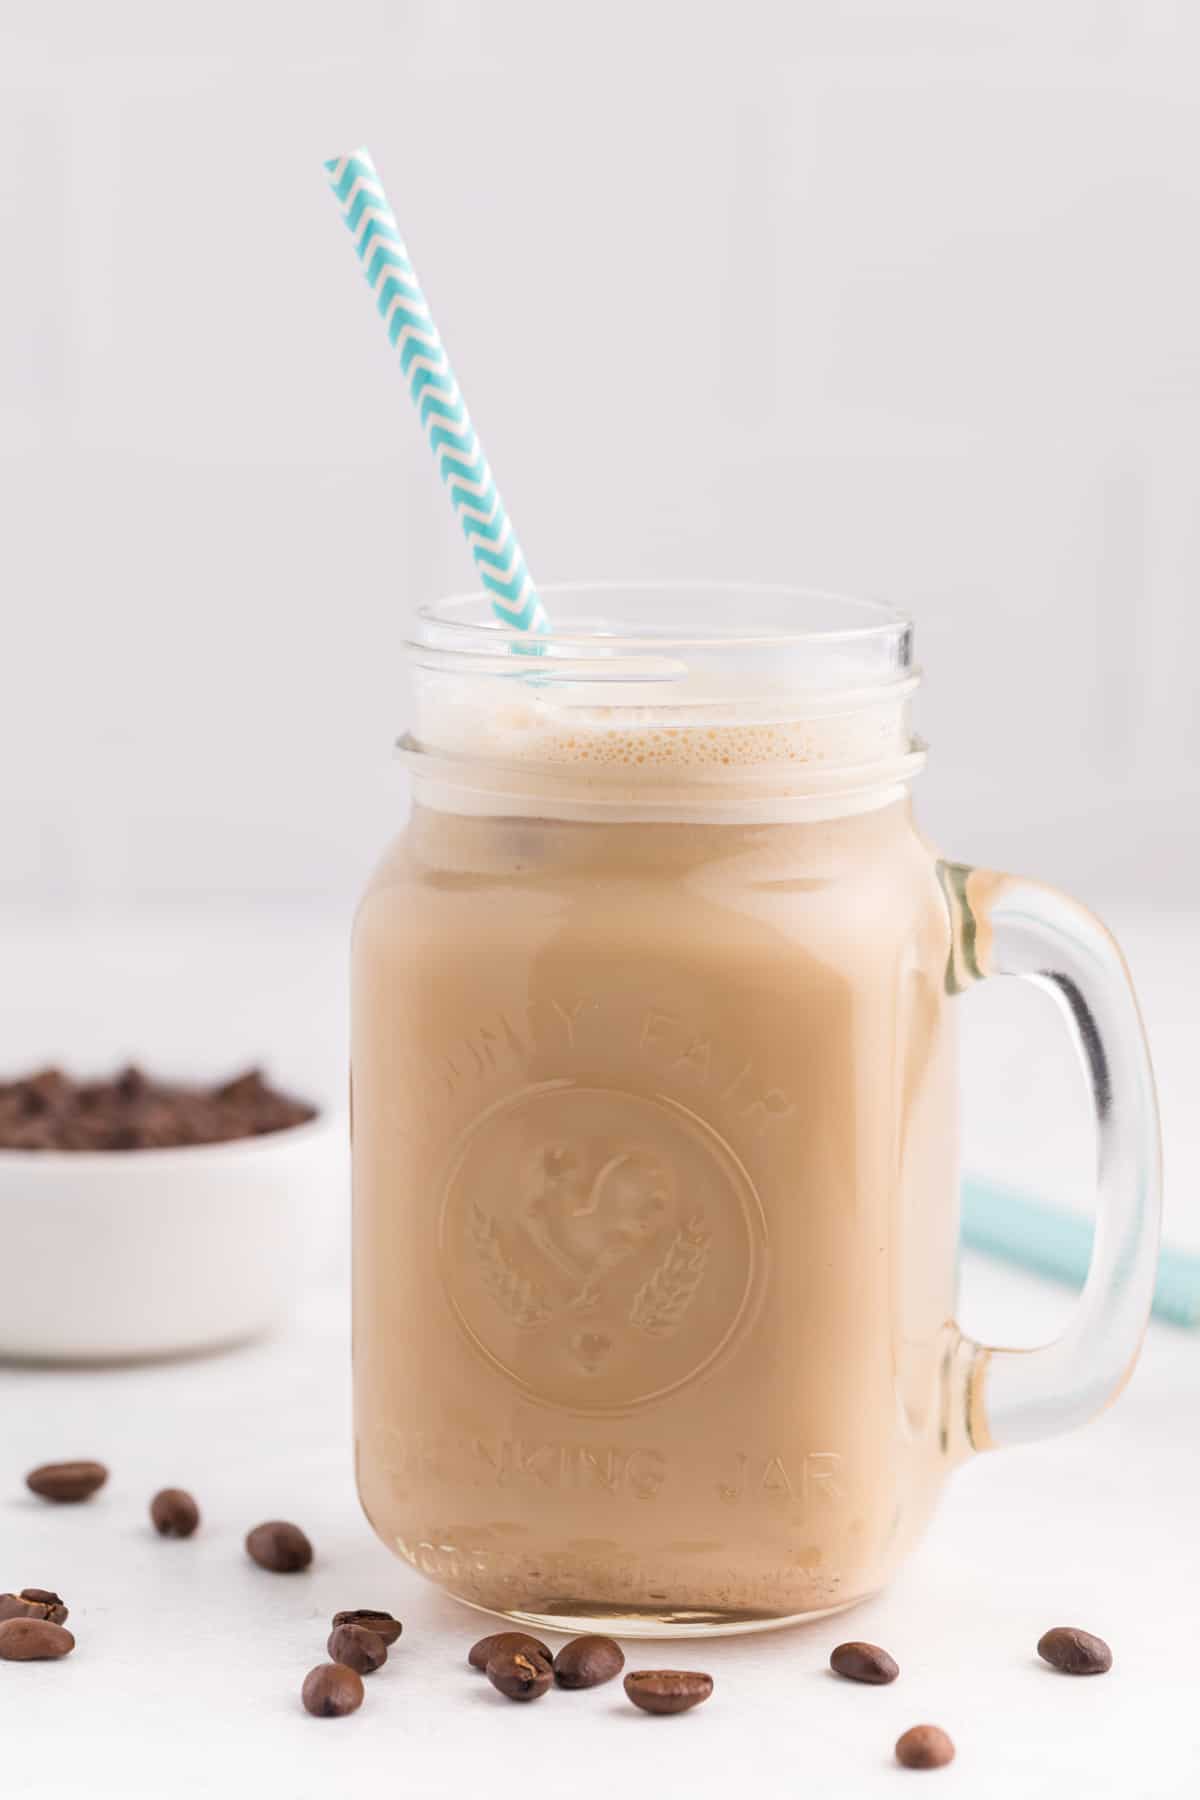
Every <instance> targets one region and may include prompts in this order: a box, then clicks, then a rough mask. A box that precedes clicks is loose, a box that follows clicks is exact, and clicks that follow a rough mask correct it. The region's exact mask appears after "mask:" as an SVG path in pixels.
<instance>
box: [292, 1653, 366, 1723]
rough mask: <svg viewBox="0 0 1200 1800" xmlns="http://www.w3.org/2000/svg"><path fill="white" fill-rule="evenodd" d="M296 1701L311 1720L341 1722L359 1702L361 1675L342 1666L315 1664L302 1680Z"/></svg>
mask: <svg viewBox="0 0 1200 1800" xmlns="http://www.w3.org/2000/svg"><path fill="white" fill-rule="evenodd" d="M300 1698H301V1699H302V1700H303V1702H304V1706H305V1710H306V1711H307V1712H310V1713H311V1714H312V1715H313V1718H314V1719H344V1718H345V1716H346V1714H347V1713H352V1712H357V1711H358V1709H359V1707H360V1706H361V1705H362V1703H363V1684H362V1676H361V1675H359V1674H357V1673H356V1672H355V1670H353V1669H351V1668H349V1667H348V1666H347V1664H346V1663H318V1664H317V1666H316V1668H315V1669H310V1670H309V1671H308V1674H307V1675H306V1676H305V1677H304V1686H303V1687H302V1688H301V1689H300Z"/></svg>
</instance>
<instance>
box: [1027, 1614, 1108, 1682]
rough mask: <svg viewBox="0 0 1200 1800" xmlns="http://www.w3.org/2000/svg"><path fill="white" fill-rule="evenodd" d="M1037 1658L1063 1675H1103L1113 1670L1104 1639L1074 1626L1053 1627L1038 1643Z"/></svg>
mask: <svg viewBox="0 0 1200 1800" xmlns="http://www.w3.org/2000/svg"><path fill="white" fill-rule="evenodd" d="M1038 1655H1039V1656H1040V1657H1041V1658H1042V1660H1043V1662H1048V1663H1049V1664H1050V1666H1051V1668H1054V1669H1061V1671H1062V1673H1063V1674H1064V1675H1105V1674H1107V1672H1108V1671H1109V1669H1111V1668H1112V1651H1111V1650H1110V1649H1109V1647H1108V1645H1107V1644H1106V1643H1105V1641H1104V1639H1103V1638H1098V1637H1093V1636H1092V1634H1091V1632H1090V1631H1078V1630H1077V1629H1076V1628H1075V1626H1074V1625H1056V1626H1055V1627H1054V1630H1053V1631H1048V1632H1046V1634H1045V1636H1044V1637H1041V1638H1039V1639H1038Z"/></svg>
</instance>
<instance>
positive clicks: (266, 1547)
mask: <svg viewBox="0 0 1200 1800" xmlns="http://www.w3.org/2000/svg"><path fill="white" fill-rule="evenodd" d="M246 1553H247V1555H248V1556H249V1558H250V1560H251V1562H256V1563H257V1564H258V1566H259V1568H260V1569H270V1570H271V1571H272V1573H273V1574H275V1575H294V1574H295V1573H296V1571H297V1570H298V1569H307V1567H308V1565H309V1563H310V1562H311V1561H312V1559H313V1547H312V1545H311V1544H310V1543H309V1541H308V1539H307V1538H306V1537H305V1535H304V1533H303V1532H302V1531H301V1529H300V1527H299V1526H298V1525H289V1524H288V1522H287V1520H286V1519H268V1520H267V1522H266V1524H265V1525H256V1526H255V1527H254V1530H253V1531H248V1532H247V1533H246Z"/></svg>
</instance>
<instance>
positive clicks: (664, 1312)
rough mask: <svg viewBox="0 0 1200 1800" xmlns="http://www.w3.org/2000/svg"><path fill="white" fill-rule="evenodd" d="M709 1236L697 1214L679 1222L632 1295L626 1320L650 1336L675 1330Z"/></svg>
mask: <svg viewBox="0 0 1200 1800" xmlns="http://www.w3.org/2000/svg"><path fill="white" fill-rule="evenodd" d="M711 1247H712V1238H711V1235H710V1234H709V1233H708V1232H707V1231H705V1229H704V1219H703V1217H702V1215H701V1214H700V1213H697V1214H696V1215H695V1216H694V1217H693V1218H691V1219H689V1220H688V1221H687V1223H686V1225H681V1226H680V1228H679V1230H678V1231H677V1232H676V1233H675V1236H674V1237H673V1238H672V1239H671V1242H670V1245H669V1246H668V1248H667V1253H666V1255H665V1256H664V1257H663V1259H662V1261H661V1262H660V1263H659V1265H658V1267H657V1269H655V1271H654V1273H653V1274H652V1275H651V1276H650V1277H649V1279H648V1280H647V1281H645V1282H643V1284H642V1286H641V1287H640V1288H639V1289H638V1291H637V1293H636V1294H635V1295H634V1297H633V1305H632V1306H631V1307H630V1309H629V1323H630V1324H631V1325H636V1326H637V1327H638V1329H639V1330H641V1331H644V1332H646V1333H647V1335H648V1336H650V1337H669V1336H670V1335H671V1333H672V1332H673V1331H675V1330H677V1329H678V1327H679V1325H680V1323H681V1322H682V1319H683V1315H684V1314H685V1313H686V1311H687V1309H688V1307H689V1306H690V1305H691V1303H692V1301H693V1299H694V1298H695V1294H696V1289H697V1288H698V1287H699V1286H700V1283H701V1281H702V1280H703V1277H704V1271H705V1269H706V1268H707V1266H708V1253H709V1250H710V1249H711Z"/></svg>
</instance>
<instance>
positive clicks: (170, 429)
mask: <svg viewBox="0 0 1200 1800" xmlns="http://www.w3.org/2000/svg"><path fill="white" fill-rule="evenodd" d="M361 141H366V142H368V143H369V144H370V145H371V147H372V148H373V150H374V153H375V156H376V159H377V161H378V164H379V166H380V169H381V171H382V173H383V176H384V179H385V181H386V183H387V185H388V188H389V191H390V192H391V194H392V196H393V199H394V203H395V205H396V209H397V211H398V213H399V216H400V218H401V221H402V224H403V227H404V229H405V232H406V235H407V237H408V240H409V245H410V248H411V250H412V253H413V256H414V259H415V261H416V263H417V267H418V268H419V269H420V270H421V272H422V276H423V279H424V282H425V286H426V288H427V290H428V293H429V295H430V297H431V300H432V303H433V305H434V308H435V310H436V312H437V315H438V318H439V321H440V323H441V327H442V331H443V335H444V336H445V338H446V341H447V343H448V344H449V346H450V349H451V353H452V355H453V356H454V358H455V362H456V365H457V366H458V370H459V374H460V378H461V380H462V384H463V387H464V389H465V391H466V393H467V395H468V398H469V401H470V404H471V407H472V411H473V413H474V415H475V418H476V421H477V423H478V425H479V426H480V429H481V431H482V433H483V436H484V439H485V441H486V443H487V444H488V446H489V450H490V454H491V457H492V461H493V463H494V465H495V468H496V470H497V473H498V476H499V479H500V482H501V485H502V487H503V489H504V492H505V495H506V498H507V500H508V502H509V505H510V508H511V510H512V512H513V515H514V517H515V519H516V520H517V522H518V528H519V530H520V533H521V536H522V538H523V540H524V543H525V548H526V550H527V553H528V556H529V559H530V563H531V565H532V567H533V569H534V572H535V575H539V574H540V575H541V577H542V578H543V579H545V580H549V579H561V578H563V577H573V576H574V577H580V576H591V575H613V574H618V575H619V574H627V575H634V574H684V575H686V574H690V573H701V572H702V573H705V574H710V575H727V576H746V577H754V578H758V579H767V580H793V581H801V582H807V583H810V584H813V585H823V586H832V587H836V588H840V589H844V590H849V591H857V592H865V593H875V594H880V595H883V596H885V597H891V598H893V599H895V600H896V601H898V602H900V603H902V604H904V605H906V606H909V607H911V608H912V609H913V610H914V611H915V613H916V616H917V619H918V626H919V637H918V644H919V649H920V652H921V655H922V657H923V660H924V662H925V665H926V668H927V689H926V693H925V696H924V699H923V702H922V707H921V714H920V717H921V723H922V727H923V729H924V731H925V734H926V735H927V736H928V737H929V738H930V740H931V742H932V745H933V763H932V767H931V771H930V773H929V775H928V776H927V777H926V778H925V780H924V782H923V784H922V790H921V796H920V802H921V807H922V812H923V817H924V819H925V820H926V822H927V824H928V826H929V827H930V829H931V830H933V831H934V833H935V834H936V836H937V837H938V839H939V840H940V841H941V842H942V843H943V844H944V845H945V847H946V848H947V849H949V850H951V851H952V853H953V854H955V855H957V856H960V857H963V858H964V859H970V860H978V861H982V862H991V863H993V864H997V865H1000V866H1009V867H1020V868H1022V869H1023V870H1025V871H1027V872H1030V873H1035V874H1039V875H1042V876H1043V877H1045V878H1047V879H1052V880H1057V881H1059V882H1060V883H1063V884H1066V885H1069V886H1074V887H1075V888H1076V889H1077V890H1080V891H1082V893H1083V895H1084V897H1085V898H1087V899H1090V900H1092V901H1096V900H1099V901H1101V902H1103V901H1105V900H1106V899H1107V898H1108V897H1109V896H1110V895H1113V896H1115V895H1123V894H1128V893H1131V892H1132V893H1153V894H1156V895H1159V896H1161V895H1164V894H1169V895H1171V896H1173V897H1175V898H1176V899H1180V898H1182V899H1189V898H1190V897H1191V896H1192V895H1194V893H1195V891H1196V888H1197V885H1198V884H1200V857H1198V855H1197V851H1196V842H1195V832H1194V829H1193V820H1194V817H1195V809H1196V803H1197V800H1198V799H1200V718H1198V717H1197V713H1196V709H1195V707H1194V705H1193V692H1194V685H1195V684H1194V672H1195V668H1196V665H1197V661H1198V659H1200V607H1198V605H1197V599H1198V591H1200V506H1198V504H1197V501H1198V498H1200V494H1198V489H1200V473H1198V471H1200V464H1198V462H1197V458H1196V453H1195V450H1196V434H1195V421H1196V413H1197V402H1198V400H1200V323H1198V321H1200V250H1198V244H1200V232H1198V230H1197V219H1198V218H1200V10H1198V9H1196V8H1195V7H1193V6H1190V5H1188V4H1187V3H1186V0H1178V4H1172V3H1171V0H968V3H966V4H964V0H902V3H896V0H805V3H804V4H789V3H787V0H737V4H733V3H732V0H603V3H601V0H375V3H372V0H348V3H346V4H342V5H339V6H338V7H332V6H330V5H328V4H320V5H317V4H310V3H308V0H297V3H294V4H285V3H284V0H203V4H200V3H199V0H179V3H177V4H172V5H162V4H159V3H158V0H105V4H103V5H95V4H92V3H91V0H51V3H48V4H45V5H40V6H30V5H28V4H24V3H21V0H0V256H2V258H3V265H4V266H3V280H2V282H0V324H2V331H0V508H2V509H3V514H4V531H3V564H4V584H3V585H4V598H3V608H4V636H3V646H4V656H3V670H4V684H3V705H2V707H0V770H2V771H3V776H2V782H3V805H4V828H3V832H2V833H0V894H3V895H7V896H9V897H13V898H23V899H29V900H33V901H35V902H41V901H47V900H53V901H56V902H62V903H66V904H68V905H71V904H74V903H76V902H94V901H96V900H97V899H100V898H113V899H116V900H118V901H124V900H126V899H128V898H130V897H134V896H136V897H139V898H146V897H152V898H153V897H174V896H179V895H185V894H193V895H194V894H202V895H246V894H252V895H262V896H294V897H304V898H306V899H311V898H314V897H315V898H317V899H319V900H321V901H325V900H333V901H335V902H336V903H338V904H339V905H340V904H343V903H345V902H346V900H347V899H348V897H349V896H350V894H351V893H352V892H353V890H354V889H355V888H356V886H357V885H358V884H359V882H360V880H361V878H362V876H363V874H364V872H365V870H366V868H367V867H368V866H369V865H370V863H371V862H372V860H373V859H374V857H375V855H376V854H377V851H378V848H379V845H380V844H381V842H382V841H383V839H384V838H385V837H386V835H387V834H388V832H389V830H390V828H391V826H392V824H393V822H394V820H395V817H396V815H397V813H398V811H399V810H400V808H401V806H402V804H403V801H402V795H401V792H400V788H399V783H398V780H397V776H396V773H395V770H394V769H393V767H392V765H391V764H390V762H389V759H388V752H389V746H390V744H391V741H392V739H393V738H394V736H395V735H396V733H397V732H398V730H399V729H400V728H401V727H402V725H403V722H404V693H403V682H402V675H401V666H400V665H401V653H400V646H401V641H402V637H403V631H404V623H405V618H406V614H407V611H408V609H409V607H410V606H411V605H412V603H413V602H414V601H415V600H416V599H418V598H421V597H428V596H430V595H432V594H436V593H438V592H442V591H445V590H448V589H449V590H454V589H457V588H461V587H463V586H465V585H469V584H470V578H471V567H470V562H469V559H468V558H467V555H466V552H465V550H464V549H463V547H462V545H461V544H460V542H459V541H458V538H457V535H456V529H457V528H456V526H455V523H454V521H453V519H452V517H451V515H450V512H449V509H448V507H447V505H446V503H445V500H444V497H443V495H442V494H441V493H440V491H439V488H438V484H437V481H436V477H435V475H434V473H433V470H432V466H431V459H430V457H429V455H428V451H427V449H426V446H425V444H424V443H423V441H422V440H421V437H420V434H419V432H418V429H417V426H416V424H415V421H414V419H413V418H412V417H411V416H410V413H411V409H410V406H409V402H408V399H407V396H406V394H405V392H404V390H403V386H402V384H401V381H400V378H399V375H398V373H397V371H396V369H395V368H394V366H393V361H392V358H391V356H390V353H389V351H388V349H387V346H386V343H385V342H384V339H383V335H382V332H381V330H380V327H379V322H378V320H377V319H376V318H375V316H374V314H373V312H372V308H371V305H370V301H369V296H368V294H367V292H366V290H365V287H364V285H363V282H362V278H361V275H360V273H359V270H358V268H357V266H356V264H355V260H354V257H353V254H352V251H351V247H350V245H349V243H348V241H347V239H346V235H345V232H344V230H343V228H342V226H341V224H340V221H339V219H338V217H337V213H336V210H335V208H334V206H333V203H332V201H331V199H330V197H329V195H328V193H327V191H326V187H325V180H324V175H323V173H322V168H321V163H322V159H323V158H324V157H326V156H328V155H331V154H333V153H335V152H338V151H341V150H345V149H348V148H351V147H353V146H354V145H356V144H357V143H359V142H361Z"/></svg>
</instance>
